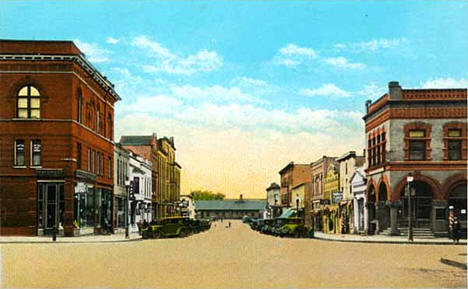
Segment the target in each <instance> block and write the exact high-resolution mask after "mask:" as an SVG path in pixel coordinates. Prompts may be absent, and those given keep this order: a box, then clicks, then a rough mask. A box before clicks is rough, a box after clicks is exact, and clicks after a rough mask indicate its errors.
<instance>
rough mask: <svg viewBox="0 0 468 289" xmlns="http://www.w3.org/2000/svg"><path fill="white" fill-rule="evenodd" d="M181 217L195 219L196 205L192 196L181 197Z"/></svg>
mask: <svg viewBox="0 0 468 289" xmlns="http://www.w3.org/2000/svg"><path fill="white" fill-rule="evenodd" d="M179 208H180V215H181V216H182V217H189V218H190V219H195V217H196V215H195V205H194V203H193V198H192V196H191V195H181V196H180V203H179Z"/></svg>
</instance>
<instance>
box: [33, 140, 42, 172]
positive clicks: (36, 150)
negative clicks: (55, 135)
mask: <svg viewBox="0 0 468 289" xmlns="http://www.w3.org/2000/svg"><path fill="white" fill-rule="evenodd" d="M41 150H42V147H41V140H39V139H35V140H32V141H31V165H32V166H40V165H41Z"/></svg>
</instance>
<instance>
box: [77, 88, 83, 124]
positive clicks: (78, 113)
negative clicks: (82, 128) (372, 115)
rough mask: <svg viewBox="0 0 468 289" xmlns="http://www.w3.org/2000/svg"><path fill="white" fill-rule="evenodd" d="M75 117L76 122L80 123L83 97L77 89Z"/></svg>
mask: <svg viewBox="0 0 468 289" xmlns="http://www.w3.org/2000/svg"><path fill="white" fill-rule="evenodd" d="M77 98H78V99H77V102H78V103H77V106H78V107H77V116H76V120H77V121H78V123H81V115H82V107H83V96H82V95H81V89H78V95H77Z"/></svg>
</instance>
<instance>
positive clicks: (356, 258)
mask: <svg viewBox="0 0 468 289" xmlns="http://www.w3.org/2000/svg"><path fill="white" fill-rule="evenodd" d="M226 225H227V221H225V222H224V223H219V222H218V223H213V225H212V228H211V229H210V230H209V231H206V232H203V233H200V234H197V235H193V236H190V237H187V238H184V239H158V240H141V241H140V240H138V241H133V242H122V243H79V244H78V243H71V244H63V243H62V244H3V245H1V257H2V287H8V288H15V287H29V288H32V287H33V288H77V287H86V288H91V287H93V288H94V287H100V288H144V287H145V288H146V287H148V288H149V287H151V288H310V287H335V288H337V287H379V288H383V287H466V285H467V283H466V271H464V270H461V269H459V268H456V267H452V266H448V265H445V264H442V263H440V258H446V259H450V260H454V261H457V262H463V263H465V262H466V261H465V260H466V246H451V245H446V246H434V245H398V244H362V243H343V242H330V241H321V240H312V239H287V238H283V239H282V238H276V237H272V236H267V235H261V234H260V233H258V232H255V231H252V230H251V229H250V228H249V227H248V226H247V225H246V224H242V223H241V222H238V221H234V222H232V226H231V228H230V229H228V228H226Z"/></svg>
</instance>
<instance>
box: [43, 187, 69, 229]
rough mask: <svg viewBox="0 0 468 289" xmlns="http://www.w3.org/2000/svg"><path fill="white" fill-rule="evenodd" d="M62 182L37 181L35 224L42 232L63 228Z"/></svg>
mask: <svg viewBox="0 0 468 289" xmlns="http://www.w3.org/2000/svg"><path fill="white" fill-rule="evenodd" d="M63 215H64V197H63V183H39V184H38V197H37V224H38V229H42V230H43V232H44V234H52V233H53V229H54V228H56V229H57V230H60V229H63Z"/></svg>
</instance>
